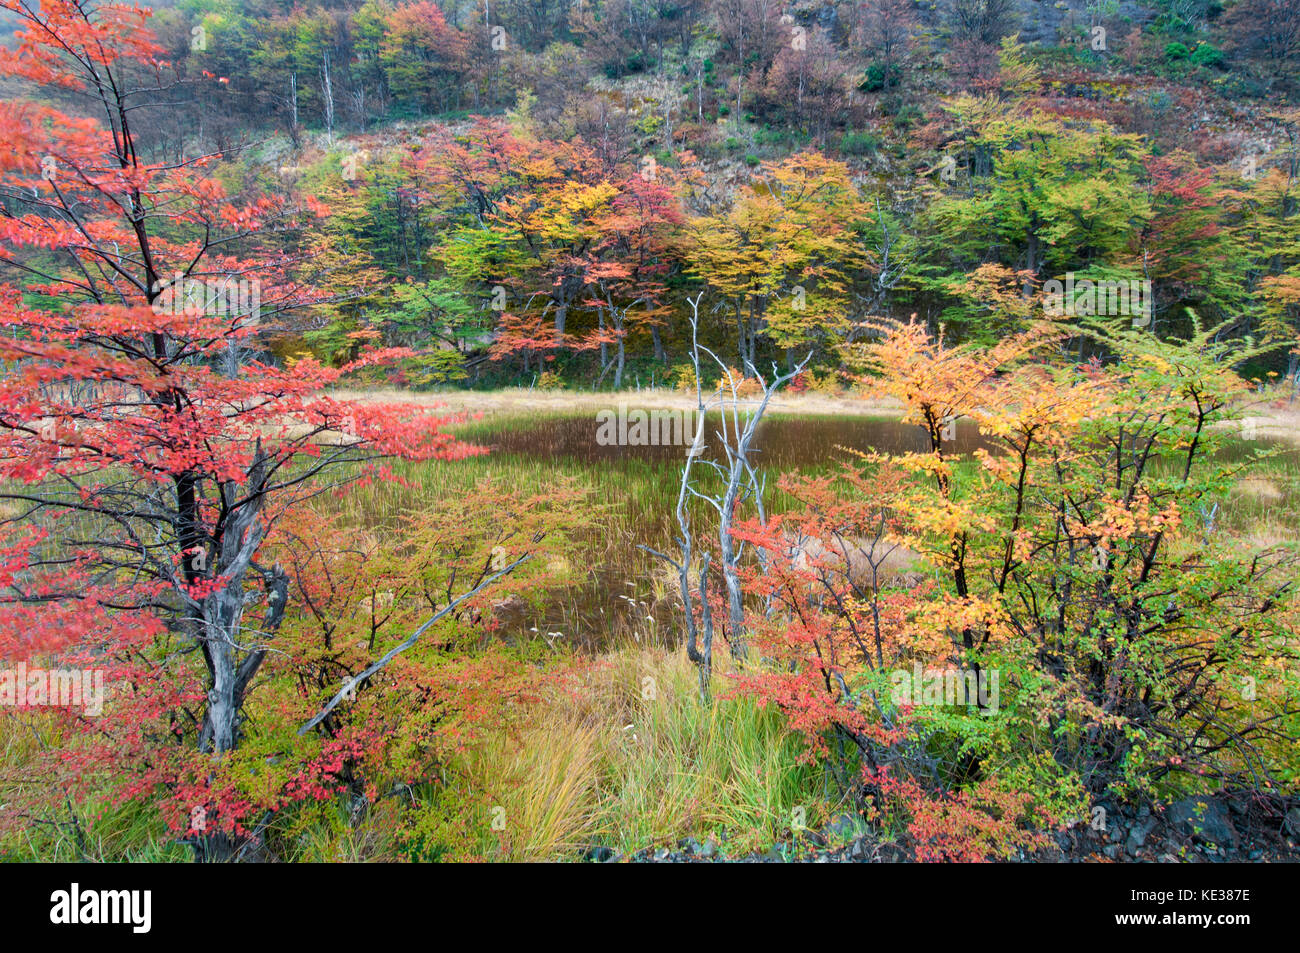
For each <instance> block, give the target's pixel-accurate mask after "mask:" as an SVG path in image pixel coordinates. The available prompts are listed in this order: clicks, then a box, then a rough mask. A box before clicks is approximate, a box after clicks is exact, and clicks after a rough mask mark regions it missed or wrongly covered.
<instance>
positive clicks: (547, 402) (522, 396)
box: [330, 387, 901, 417]
mask: <svg viewBox="0 0 1300 953" xmlns="http://www.w3.org/2000/svg"><path fill="white" fill-rule="evenodd" d="M330 394H331V396H333V397H337V398H339V399H343V400H355V401H358V402H362V403H390V402H394V403H409V404H424V405H427V406H429V407H430V408H435V407H441V408H445V409H446V410H447V411H454V412H461V411H467V412H470V413H479V412H482V413H501V412H505V413H518V412H534V411H535V412H542V413H565V412H567V411H581V410H586V409H592V410H596V409H600V408H604V407H616V406H618V405H619V404H620V403H625V404H628V405H635V406H636V407H642V408H646V409H652V408H662V409H665V410H694V409H695V406H696V405H695V395H694V394H686V393H682V392H680V391H674V390H668V389H666V388H659V389H655V390H622V391H608V392H600V393H593V392H583V391H565V390H528V389H527V388H522V387H515V388H505V389H502V390H492V391H463V390H462V391H447V392H445V393H423V392H419V391H408V390H400V389H397V388H367V389H364V390H345V389H339V390H334V391H331V392H330ZM746 403H747V402H746V401H744V400H742V401H741V405H742V407H743V406H744V405H745V404H746ZM750 403H753V402H750ZM768 408H769V411H770V412H771V413H791V414H854V415H858V416H866V417H879V416H890V415H896V414H898V413H900V411H901V408H900V407H899V405H898V403H897V402H896V401H893V400H888V399H881V398H877V397H850V396H844V397H837V396H832V395H829V394H816V393H804V394H789V393H786V394H780V395H778V396H776V397H774V398H773V399H772V401H771V403H770V404H769V405H768Z"/></svg>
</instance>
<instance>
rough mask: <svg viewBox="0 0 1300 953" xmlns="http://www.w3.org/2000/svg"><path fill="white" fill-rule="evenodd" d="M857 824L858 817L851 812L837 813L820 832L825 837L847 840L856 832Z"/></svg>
mask: <svg viewBox="0 0 1300 953" xmlns="http://www.w3.org/2000/svg"><path fill="white" fill-rule="evenodd" d="M858 826H859V825H858V819H857V818H856V817H854V816H853V815H852V814H837V815H836V816H835V817H832V818H831V819H830V822H829V823H828V824H826V826H825V827H823V828H822V834H823V835H824V836H825V837H826V838H827V839H830V838H837V839H839V840H848V839H849V838H851V837H852V836H853V835H854V834H856V833H857V832H858Z"/></svg>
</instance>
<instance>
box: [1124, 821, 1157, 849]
mask: <svg viewBox="0 0 1300 953" xmlns="http://www.w3.org/2000/svg"><path fill="white" fill-rule="evenodd" d="M1155 827H1156V819H1155V818H1154V817H1152V816H1151V813H1150V812H1149V811H1148V812H1147V815H1146V816H1145V817H1143V816H1142V815H1141V814H1139V815H1138V820H1136V821H1134V822H1133V826H1132V827H1131V828H1129V832H1128V840H1127V841H1126V842H1125V845H1124V846H1125V848H1126V849H1127V850H1128V852H1129V853H1130V854H1133V855H1134V856H1136V855H1137V852H1138V851H1139V850H1141V849H1142V848H1143V847H1145V846H1146V843H1147V838H1148V837H1149V836H1150V835H1151V832H1152V831H1153V830H1155Z"/></svg>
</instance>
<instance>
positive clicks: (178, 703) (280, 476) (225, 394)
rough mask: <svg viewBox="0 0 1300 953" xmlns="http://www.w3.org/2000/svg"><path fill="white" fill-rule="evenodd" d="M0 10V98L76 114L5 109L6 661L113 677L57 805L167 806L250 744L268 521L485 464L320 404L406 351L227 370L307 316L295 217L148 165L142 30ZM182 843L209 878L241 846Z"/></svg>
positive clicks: (137, 23)
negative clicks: (95, 789) (429, 462)
mask: <svg viewBox="0 0 1300 953" xmlns="http://www.w3.org/2000/svg"><path fill="white" fill-rule="evenodd" d="M0 8H2V9H4V10H6V11H8V13H9V15H10V16H11V17H13V18H17V19H19V20H20V21H21V24H22V27H21V29H20V31H19V32H18V34H17V43H16V46H15V47H14V48H12V49H7V50H0V76H4V77H6V78H7V79H10V80H18V81H20V82H21V81H26V82H28V83H34V84H38V85H39V87H40V88H41V89H42V90H43V91H44V93H43V95H45V96H46V97H48V95H50V93H49V91H50V90H55V89H57V90H62V91H64V92H66V94H67V95H68V96H69V97H70V101H72V102H75V103H77V104H79V108H80V107H84V108H83V112H84V118H83V116H79V115H71V114H65V113H64V112H60V111H58V110H56V109H54V108H51V107H49V106H48V105H40V104H37V103H34V102H28V101H21V100H11V101H6V102H3V103H0V195H3V203H2V205H0V267H2V268H3V271H4V275H3V276H2V277H4V278H7V279H8V280H9V283H8V284H5V285H0V326H2V327H3V341H2V342H0V359H2V360H3V361H4V362H5V365H4V369H3V376H2V377H0V486H2V487H3V489H2V490H0V501H2V502H3V507H4V509H3V517H2V522H0V535H2V539H0V546H3V549H2V550H0V584H3V586H4V590H3V594H0V658H2V659H8V660H23V661H25V662H27V664H29V665H31V664H34V663H36V662H39V661H42V660H46V661H50V662H53V661H54V660H57V662H58V664H79V665H81V666H84V667H87V668H93V669H95V670H97V671H99V672H101V673H102V674H103V675H104V677H105V684H106V685H107V691H106V695H107V700H106V702H105V706H104V709H103V713H102V715H100V716H99V717H94V716H93V715H91V714H89V713H87V712H78V711H71V710H70V711H67V712H66V714H67V715H68V717H69V719H70V720H71V722H72V723H73V724H75V725H76V726H77V727H79V728H80V729H82V733H83V736H84V744H81V745H69V746H66V747H65V749H64V754H63V757H64V759H65V762H68V763H67V764H66V765H65V766H66V767H67V769H68V770H67V773H66V778H67V780H68V783H69V784H70V785H72V786H74V787H75V785H76V784H77V783H78V782H83V783H87V784H89V783H90V780H91V778H92V777H94V776H96V775H98V774H101V773H102V772H103V771H104V770H105V769H106V768H108V767H112V768H115V769H116V770H119V771H122V772H126V773H128V774H129V775H130V776H131V779H132V780H131V782H130V784H129V785H128V786H127V788H126V790H127V793H130V792H132V791H134V792H146V791H152V790H157V789H158V788H159V787H160V786H161V787H163V788H170V789H171V790H172V792H173V793H178V792H179V791H180V789H182V788H184V787H185V786H186V785H187V784H188V785H190V787H191V788H193V787H194V786H196V785H197V786H198V787H202V785H203V783H204V782H205V780H207V779H210V778H213V777H216V776H217V774H216V768H215V767H211V768H205V767H204V765H205V764H207V765H216V764H218V763H219V762H220V760H221V758H222V756H223V755H224V754H225V753H227V752H230V751H232V750H234V749H236V748H237V747H238V746H239V744H240V741H241V736H242V732H241V725H242V723H243V715H242V713H241V709H242V708H243V706H244V703H245V700H246V699H247V697H248V694H249V691H250V686H251V685H252V684H253V682H254V679H255V677H256V676H257V674H258V671H259V668H260V667H261V665H262V663H263V661H264V659H265V658H266V657H267V653H268V652H269V651H272V643H273V641H274V635H275V632H276V629H277V627H278V626H279V624H280V621H281V619H282V618H283V616H284V613H285V609H286V603H287V602H288V600H289V593H290V585H289V584H290V579H289V575H288V573H286V572H285V571H283V570H282V569H281V568H280V567H279V566H278V565H274V564H272V565H266V564H264V563H263V562H262V561H260V560H259V547H261V545H262V543H263V540H264V539H265V538H266V536H267V533H268V531H269V529H270V527H271V526H272V525H273V524H274V523H275V521H276V520H277V518H279V517H280V516H281V515H282V514H284V513H285V512H286V511H287V510H288V509H289V508H291V507H293V506H294V505H295V503H297V502H299V501H300V500H302V499H304V498H306V497H308V496H311V495H314V494H317V493H319V492H321V490H322V489H325V488H329V487H337V486H338V485H340V484H341V483H343V482H346V481H348V480H353V479H357V478H359V477H360V478H364V479H368V478H373V477H375V476H381V477H382V475H383V474H384V471H383V469H382V465H381V463H380V461H381V459H382V458H384V457H389V456H400V457H404V458H407V459H435V458H436V459H453V458H457V457H461V456H465V455H467V454H470V453H474V452H477V449H476V448H473V447H469V446H466V445H464V444H462V443H460V442H458V441H457V440H455V439H454V438H453V437H451V436H449V435H448V434H446V433H445V432H444V431H443V429H442V428H443V427H444V426H445V424H446V423H447V422H448V419H447V418H445V417H442V418H440V417H437V416H430V415H427V414H422V413H421V412H419V411H418V410H417V409H415V408H413V407H403V406H378V405H359V404H351V403H346V402H343V401H340V400H336V399H332V398H331V397H329V396H326V395H324V394H323V392H322V388H325V387H327V386H328V385H330V384H332V383H334V382H335V381H336V380H337V379H338V378H339V377H340V375H341V374H344V373H346V372H348V371H349V370H352V369H355V368H356V367H358V366H361V365H365V364H373V363H376V362H381V361H384V360H387V359H392V358H394V357H396V356H399V355H400V354H401V353H402V352H397V351H392V350H390V351H376V352H369V353H366V354H364V355H363V356H362V357H361V358H360V359H359V360H358V361H356V362H354V363H353V364H350V365H347V366H346V367H343V368H339V369H334V368H327V367H322V366H320V365H319V364H317V363H315V362H313V361H310V360H307V361H302V362H300V363H297V364H295V365H293V366H292V367H291V368H287V369H286V368H283V367H277V366H273V365H272V364H270V363H261V362H258V361H256V360H252V361H249V360H240V359H236V360H231V359H230V355H231V354H232V353H233V354H236V355H238V354H240V353H241V352H243V353H245V354H247V352H246V351H245V350H244V348H243V347H241V345H247V344H248V343H249V342H250V341H251V340H252V339H254V338H255V336H256V334H257V324H258V320H259V317H261V316H263V315H264V314H265V313H268V312H269V311H271V310H275V311H277V312H282V311H284V310H285V309H286V308H289V307H291V306H294V305H296V304H301V303H302V301H303V300H304V299H305V298H308V297H310V295H308V294H307V293H305V291H304V289H303V288H302V287H300V285H299V284H298V283H297V282H296V281H295V277H294V276H295V272H296V271H297V269H298V267H299V265H300V262H299V261H298V260H296V259H295V256H294V255H293V254H292V252H284V251H282V250H281V249H284V248H288V249H293V248H294V241H295V235H296V233H295V226H296V223H297V221H299V220H300V218H301V216H304V215H307V214H309V213H310V208H307V207H304V206H305V205H306V204H307V203H295V202H293V201H291V200H289V199H284V198H269V197H250V196H244V195H235V194H229V193H228V191H227V190H226V189H225V188H224V187H223V186H222V185H221V184H220V183H219V182H217V181H216V180H215V179H213V178H212V177H210V176H209V174H208V172H207V170H208V169H209V167H210V166H211V165H212V164H213V163H214V162H215V161H217V159H219V158H220V157H219V156H201V157H197V158H193V159H185V160H180V161H178V160H176V159H175V158H170V159H168V160H166V161H164V160H156V159H153V158H151V157H150V156H149V154H148V145H147V142H146V141H145V139H144V138H142V136H141V135H140V130H141V129H146V128H148V115H149V112H150V110H151V109H155V108H156V109H166V108H174V107H168V106H166V105H163V104H161V103H162V102H163V101H164V100H166V99H167V98H168V97H167V96H166V89H167V87H168V85H169V80H168V72H169V67H168V64H166V63H165V62H162V61H161V60H160V59H159V56H160V55H161V53H162V50H161V48H160V47H159V46H158V45H157V44H156V43H155V42H154V41H153V39H152V36H151V34H150V32H149V31H148V30H147V29H146V27H145V24H146V21H147V18H148V15H149V14H148V12H147V11H145V10H141V9H139V8H128V7H123V6H116V5H112V6H110V5H103V6H98V5H96V4H93V3H88V2H85V0H80V2H79V0H45V2H43V3H42V4H41V5H40V7H39V9H38V8H37V7H36V5H34V4H29V3H26V2H23V0H0ZM272 235H273V236H274V238H275V247H274V248H271V247H268V246H269V245H270V242H269V238H270V237H271V236H272ZM254 353H255V352H254ZM199 658H201V664H199V662H198V659H199ZM328 761H329V758H328V757H327V756H323V757H322V758H321V759H320V763H319V766H321V770H326V769H327V765H328ZM185 779H188V781H187V780H185ZM213 784H214V785H215V784H216V782H213ZM188 796H190V797H196V796H200V795H194V794H190V795H188ZM214 796H215V795H214ZM226 813H228V815H229V816H230V817H232V818H237V817H238V815H239V811H238V806H237V805H235V806H232V808H231V810H229V811H228V812H226ZM190 833H191V834H195V835H196V837H195V841H194V843H195V844H196V846H198V847H199V852H200V854H201V856H205V857H217V856H223V855H229V852H230V850H231V849H232V847H233V845H234V844H235V843H236V840H235V839H233V838H232V837H230V836H229V835H230V833H231V831H230V829H226V830H222V829H221V827H220V825H217V826H216V828H214V827H213V826H210V825H197V824H196V825H194V827H193V829H192V830H191V831H190ZM198 835H201V836H198Z"/></svg>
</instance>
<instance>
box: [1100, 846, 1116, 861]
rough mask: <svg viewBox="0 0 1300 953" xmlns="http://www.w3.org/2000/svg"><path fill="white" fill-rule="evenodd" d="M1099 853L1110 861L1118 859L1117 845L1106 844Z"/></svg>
mask: <svg viewBox="0 0 1300 953" xmlns="http://www.w3.org/2000/svg"><path fill="white" fill-rule="evenodd" d="M1101 852H1102V853H1103V854H1105V855H1106V856H1107V857H1109V858H1110V859H1111V860H1118V859H1119V844H1107V845H1106V846H1105V847H1103V848H1102V849H1101Z"/></svg>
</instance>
